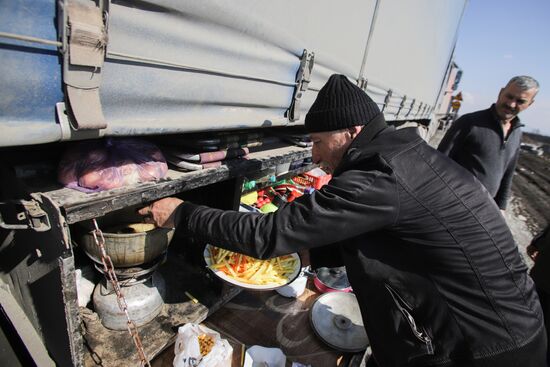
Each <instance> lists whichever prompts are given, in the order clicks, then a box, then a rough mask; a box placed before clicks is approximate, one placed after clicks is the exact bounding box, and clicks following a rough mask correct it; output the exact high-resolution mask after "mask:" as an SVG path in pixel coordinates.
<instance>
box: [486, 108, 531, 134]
mask: <svg viewBox="0 0 550 367" xmlns="http://www.w3.org/2000/svg"><path fill="white" fill-rule="evenodd" d="M489 112H490V113H491V116H493V119H495V122H496V123H497V124H498V126H499V127H500V126H501V125H502V121H501V119H500V117H498V115H497V109H496V107H495V104H494V103H493V104H492V105H491V107H489ZM522 126H525V125H523V124H522V123H521V120H520V119H519V117H517V116H516V117H514V118H513V119H512V130H513V129H515V128H518V127H522Z"/></svg>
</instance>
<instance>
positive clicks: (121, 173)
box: [58, 138, 168, 192]
mask: <svg viewBox="0 0 550 367" xmlns="http://www.w3.org/2000/svg"><path fill="white" fill-rule="evenodd" d="M166 172H168V165H167V164H166V160H165V159H164V156H163V155H162V152H161V151H160V149H159V148H157V147H156V146H155V145H154V144H152V143H149V142H147V141H144V140H139V139H128V138H119V139H115V138H107V139H102V140H91V141H83V142H78V143H76V144H73V145H72V146H71V147H69V148H68V149H67V151H65V154H64V155H63V157H62V158H61V161H60V163H59V168H58V180H59V182H60V183H62V184H63V185H65V186H66V187H69V188H73V189H76V190H79V191H83V192H96V191H103V190H110V189H113V188H116V187H122V186H126V185H132V184H136V183H139V182H146V181H153V180H158V179H160V178H162V177H164V176H165V175H166Z"/></svg>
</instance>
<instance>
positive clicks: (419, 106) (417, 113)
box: [415, 102, 424, 117]
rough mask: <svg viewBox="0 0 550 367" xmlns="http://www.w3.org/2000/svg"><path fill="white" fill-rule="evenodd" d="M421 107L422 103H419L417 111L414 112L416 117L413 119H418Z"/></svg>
mask: <svg viewBox="0 0 550 367" xmlns="http://www.w3.org/2000/svg"><path fill="white" fill-rule="evenodd" d="M422 106H424V102H420V104H419V105H418V110H417V111H416V115H415V117H418V115H421V112H420V111H421V110H422Z"/></svg>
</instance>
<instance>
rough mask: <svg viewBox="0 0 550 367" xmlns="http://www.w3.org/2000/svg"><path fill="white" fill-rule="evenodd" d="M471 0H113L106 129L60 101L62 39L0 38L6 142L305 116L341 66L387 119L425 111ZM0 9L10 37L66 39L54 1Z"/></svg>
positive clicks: (0, 24)
mask: <svg viewBox="0 0 550 367" xmlns="http://www.w3.org/2000/svg"><path fill="white" fill-rule="evenodd" d="M84 1H85V0H81V2H84ZM466 2H467V0H448V1H441V0H411V1H398V0H379V1H378V2H376V1H374V0H373V1H364V0H353V1H345V2H335V1H329V0H323V1H313V0H311V1H291V0H280V1H272V2H266V1H253V0H234V1H231V2H227V1H216V0H201V1H191V0H185V1H184V0H155V1H152V0H151V1H112V2H111V3H110V4H109V6H108V7H107V8H106V11H107V12H108V17H107V19H108V27H107V32H108V42H107V48H106V56H105V61H104V64H103V66H102V67H101V68H99V69H97V71H98V72H100V73H101V83H100V86H99V96H100V103H101V109H102V113H103V115H104V117H105V121H106V123H107V127H106V128H105V129H101V130H98V131H87V132H84V133H82V132H74V131H73V130H72V129H71V128H70V127H69V126H68V123H67V120H66V117H64V113H63V104H60V103H61V102H66V101H65V97H64V94H63V73H62V69H63V67H62V62H63V61H62V60H63V57H62V56H60V53H59V51H58V47H57V46H56V45H55V44H54V45H44V44H39V43H33V42H28V41H26V40H23V39H18V38H17V37H16V38H15V39H14V38H13V37H12V38H6V37H2V36H1V35H2V34H1V33H0V58H1V59H2V64H1V66H0V68H1V72H0V85H2V90H1V91H0V94H1V96H0V127H1V128H2V132H3V134H1V135H0V146H16V145H28V144H40V143H48V142H55V141H61V140H68V139H78V138H86V137H95V136H103V135H111V136H114V135H125V136H128V135H150V134H172V133H184V132H196V131H206V130H222V129H237V128H256V127H268V126H284V125H295V124H303V119H304V117H305V114H306V112H307V110H308V108H309V107H310V105H311V103H312V102H313V100H314V99H315V97H316V95H317V91H318V90H319V89H320V88H321V87H322V85H323V84H324V82H325V81H326V80H327V79H328V77H329V76H330V75H331V74H333V73H341V74H345V75H347V76H348V77H349V78H350V79H351V80H353V81H357V80H359V79H366V80H367V92H368V93H369V95H370V96H371V97H372V98H373V99H374V100H375V101H376V102H377V103H378V104H379V105H380V107H381V109H382V108H384V113H385V115H386V118H387V119H388V120H404V119H407V120H414V119H429V118H431V115H432V114H433V112H434V110H435V109H436V108H437V103H438V100H439V97H440V95H441V88H442V85H443V83H444V81H445V77H446V74H447V72H448V69H449V65H450V60H451V58H452V55H453V50H454V46H455V43H456V35H457V32H458V26H459V23H460V19H461V17H462V13H463V11H464V7H465V5H466ZM0 4H1V9H2V11H1V15H0V32H4V33H10V34H15V35H22V36H31V37H37V38H40V39H47V40H51V41H54V42H55V41H58V33H59V34H60V33H62V32H60V30H59V29H58V28H59V27H58V26H57V21H58V20H59V18H60V17H58V18H56V13H57V12H59V7H57V8H56V4H55V2H54V1H53V0H39V1H31V0H21V1H17V2H10V1H7V0H2V1H1V2H0ZM373 22H374V25H373V27H371V24H372V23H373ZM371 28H372V30H371ZM369 33H370V37H369ZM304 49H306V50H308V51H310V52H314V53H315V56H314V66H313V69H312V74H311V82H310V83H309V89H308V90H307V91H305V92H304V94H303V98H302V102H301V104H300V108H299V111H298V112H299V114H300V119H298V120H297V121H289V119H288V118H287V117H286V111H287V109H288V108H289V106H290V105H291V102H292V99H293V94H294V90H295V84H296V75H297V71H298V69H299V66H300V58H301V56H302V53H303V51H304ZM389 90H391V91H392V94H391V97H390V96H389V95H388V91H389ZM405 96H406V98H404V97H405ZM413 101H414V102H413ZM385 102H386V105H385ZM56 105H57V107H56ZM90 108H93V106H91V107H90Z"/></svg>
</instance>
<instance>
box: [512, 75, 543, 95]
mask: <svg viewBox="0 0 550 367" xmlns="http://www.w3.org/2000/svg"><path fill="white" fill-rule="evenodd" d="M510 84H515V85H517V86H518V87H519V88H520V89H521V90H523V91H526V90H529V89H533V88H534V89H535V94H537V93H538V91H539V82H537V81H536V80H535V78H532V77H530V76H527V75H519V76H515V77H513V78H512V79H510V81H509V82H508V84H506V86H509V85H510Z"/></svg>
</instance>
